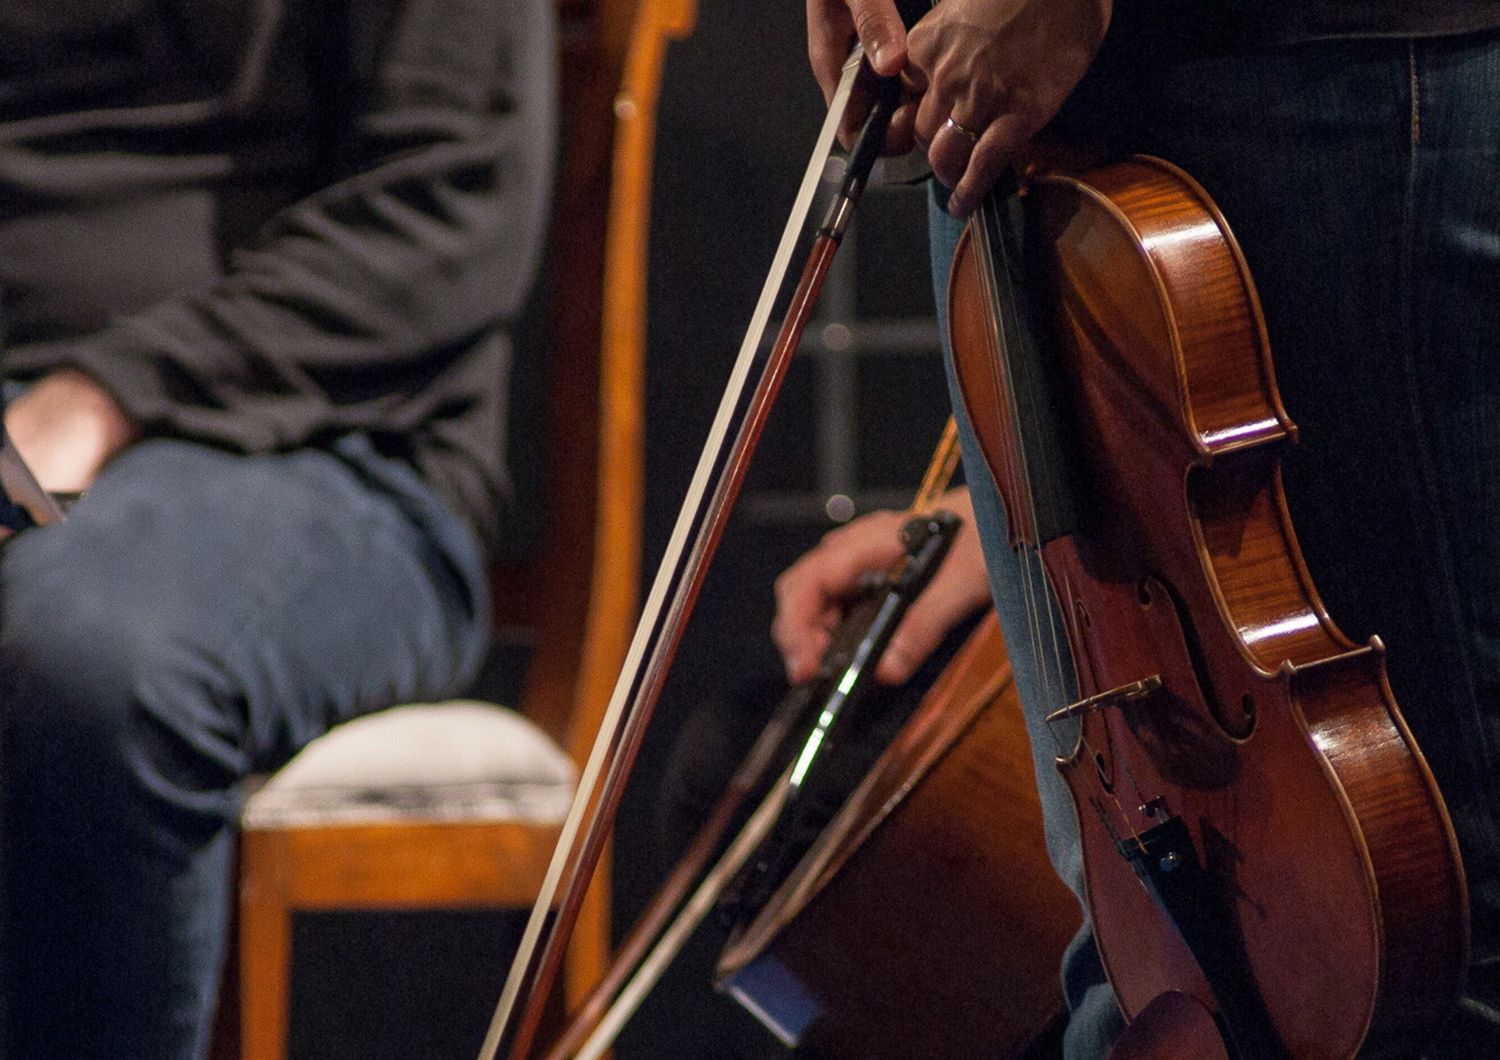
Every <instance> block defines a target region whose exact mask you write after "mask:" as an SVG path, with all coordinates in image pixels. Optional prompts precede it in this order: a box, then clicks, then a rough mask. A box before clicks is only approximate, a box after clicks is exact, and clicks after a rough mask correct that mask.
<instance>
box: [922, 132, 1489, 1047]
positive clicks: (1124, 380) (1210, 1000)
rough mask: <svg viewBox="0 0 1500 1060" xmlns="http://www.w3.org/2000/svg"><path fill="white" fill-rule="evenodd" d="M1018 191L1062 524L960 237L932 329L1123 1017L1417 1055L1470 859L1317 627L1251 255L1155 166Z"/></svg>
mask: <svg viewBox="0 0 1500 1060" xmlns="http://www.w3.org/2000/svg"><path fill="white" fill-rule="evenodd" d="M1026 183H1027V186H1026V190H1025V192H1024V195H1023V202H1024V203H1025V208H1024V216H1025V231H1026V242H1027V247H1028V261H1027V265H1028V269H1029V270H1030V271H1029V272H1028V275H1029V276H1031V277H1034V278H1035V279H1037V280H1038V281H1039V282H1038V283H1037V285H1036V289H1035V293H1034V299H1035V304H1034V306H1033V312H1032V314H1031V316H1032V320H1033V321H1034V323H1035V324H1036V330H1037V332H1038V334H1040V335H1042V336H1043V340H1042V346H1043V347H1044V350H1043V352H1044V355H1045V357H1046V358H1049V359H1051V360H1052V362H1053V363H1054V364H1055V365H1056V370H1057V372H1058V380H1057V387H1058V389H1059V390H1060V391H1061V392H1062V393H1063V394H1064V395H1065V397H1066V401H1065V405H1066V409H1065V413H1066V417H1065V418H1066V423H1065V433H1067V434H1068V436H1069V437H1070V439H1071V440H1072V441H1073V442H1074V443H1076V451H1077V452H1078V453H1079V454H1081V456H1080V461H1079V463H1078V464H1076V465H1070V466H1069V468H1068V469H1067V472H1066V474H1068V475H1069V476H1070V477H1071V478H1072V479H1073V480H1075V481H1076V482H1081V483H1083V494H1084V496H1085V497H1086V502H1085V504H1084V505H1083V507H1082V509H1081V510H1082V515H1081V516H1080V518H1079V519H1078V521H1077V524H1076V525H1074V526H1070V527H1069V528H1068V531H1067V532H1065V533H1061V534H1058V535H1055V536H1049V535H1048V534H1046V533H1045V528H1044V527H1043V526H1042V524H1041V522H1040V521H1038V520H1037V519H1036V517H1035V516H1034V515H1033V514H1031V513H1032V512H1033V511H1034V506H1033V497H1034V496H1035V495H1036V493H1037V486H1036V480H1035V477H1034V476H1033V475H1032V474H1030V473H1028V472H1027V471H1025V470H1023V469H1024V468H1026V467H1028V466H1030V465H1028V464H1027V463H1026V459H1025V458H1024V456H1021V455H1018V453H1017V449H1018V447H1019V445H1020V443H1018V441H1017V435H1018V432H1017V431H1016V430H1015V424H1016V423H1017V422H1018V421H1019V418H1020V413H1018V412H1017V411H1016V408H1017V406H1016V405H1015V404H1013V399H1014V398H1015V397H1016V395H1015V394H1013V393H1012V392H1011V390H1012V387H1011V384H1010V382H1009V380H1010V379H1012V378H1014V377H1013V376H1012V375H1011V374H1010V373H1009V372H1008V371H1006V370H1004V368H1003V362H1002V361H1001V358H1002V356H1003V355H1004V354H1005V350H1004V347H1005V345H1006V340H1005V337H1004V333H1003V330H1002V326H1001V325H1000V324H999V323H997V318H996V293H995V292H996V281H995V268H996V266H995V263H994V262H993V261H992V260H988V259H989V255H988V253H987V252H984V253H982V252H981V251H982V250H983V249H984V248H982V247H980V246H976V243H977V242H981V241H979V240H976V239H975V238H974V237H973V227H972V226H971V229H970V231H969V232H968V233H966V234H965V237H964V239H963V240H962V241H961V243H960V246H959V250H958V254H957V257H956V259H955V263H954V271H953V275H952V280H951V285H950V293H949V297H950V306H949V318H950V328H951V338H952V345H953V349H954V357H955V361H956V367H957V372H958V376H959V384H960V390H961V391H962V393H963V399H964V403H965V405H966V407H967V410H968V412H969V416H970V420H971V422H972V423H973V424H974V426H975V430H976V433H977V434H978V436H979V441H980V447H981V449H982V450H983V453H984V456H985V460H986V463H987V464H988V465H989V468H990V471H991V474H993V476H994V478H995V481H996V485H997V486H998V487H999V490H1000V492H1001V495H1002V497H1003V498H1004V500H1005V502H1006V509H1007V517H1008V519H1009V531H1010V535H1011V538H1012V544H1013V545H1015V546H1016V547H1022V548H1031V549H1034V550H1036V551H1037V552H1038V553H1039V555H1040V558H1041V562H1042V566H1043V567H1044V568H1045V570H1046V573H1047V592H1048V593H1049V596H1050V598H1049V600H1048V601H1047V602H1048V603H1050V605H1051V606H1052V607H1053V608H1054V609H1055V611H1056V613H1057V615H1058V616H1059V618H1060V621H1061V625H1062V627H1063V628H1064V630H1065V632H1066V637H1067V642H1068V647H1069V649H1070V655H1071V668H1072V674H1071V677H1072V678H1073V680H1075V681H1076V685H1077V695H1076V700H1075V702H1074V704H1072V705H1071V706H1070V705H1069V704H1066V703H1054V704H1048V705H1047V709H1048V710H1049V711H1055V712H1056V716H1057V717H1058V718H1059V724H1058V728H1059V729H1062V728H1063V727H1064V726H1066V731H1067V741H1066V746H1065V747H1064V749H1063V751H1062V753H1061V754H1060V756H1059V760H1058V768H1059V769H1060V770H1061V772H1062V774H1063V776H1064V779H1065V780H1066V782H1067V784H1068V786H1069V788H1070V789H1071V791H1072V793H1073V796H1074V805H1075V809H1076V814H1077V823H1078V829H1079V833H1080V838H1081V841H1082V847H1083V867H1084V883H1085V888H1086V893H1087V899H1088V905H1089V908H1090V910H1091V914H1092V917H1093V923H1094V932H1095V939H1096V943H1097V945H1098V947H1099V951H1100V955H1101V958H1102V960H1103V964H1104V967H1105V970H1106V972H1107V974H1108V976H1109V979H1110V982H1111V984H1112V986H1113V988H1114V990H1115V994H1116V996H1117V998H1118V999H1119V1002H1120V1005H1121V1007H1122V1009H1123V1011H1124V1013H1125V1015H1126V1017H1127V1019H1135V1018H1136V1017H1137V1016H1138V1015H1140V1014H1141V1013H1142V1012H1143V1011H1145V1010H1146V1009H1147V1008H1148V1007H1149V1006H1151V1004H1152V1002H1153V1001H1155V1000H1156V999H1157V998H1159V997H1160V996H1162V995H1164V994H1168V993H1176V994H1183V995H1187V996H1188V997H1189V998H1191V999H1195V1000H1196V1001H1197V1002H1198V1003H1199V1005H1200V1006H1201V1008H1202V1009H1203V1010H1204V1011H1206V1012H1208V1013H1212V1014H1213V1015H1214V1017H1215V1019H1216V1022H1217V1023H1218V1024H1219V1026H1220V1028H1221V1029H1222V1031H1223V1032H1224V1037H1225V1042H1226V1045H1227V1046H1228V1050H1229V1053H1230V1055H1232V1056H1236V1057H1238V1058H1244V1057H1250V1056H1254V1057H1260V1056H1268V1055H1286V1056H1292V1057H1298V1058H1301V1057H1351V1056H1355V1055H1372V1056H1409V1055H1415V1054H1416V1053H1418V1052H1419V1051H1420V1049H1421V1048H1422V1046H1423V1044H1424V1043H1425V1042H1426V1041H1428V1040H1429V1039H1430V1037H1431V1035H1432V1034H1433V1032H1434V1031H1435V1029H1436V1027H1437V1026H1438V1024H1439V1023H1440V1022H1441V1020H1442V1019H1443V1018H1444V1016H1445V1015H1446V1013H1447V1011H1448V1010H1449V1008H1450V1007H1451V1005H1452V1004H1453V1001H1454V999H1455V997H1456V996H1457V992H1458V989H1459V985H1460V983H1461V980H1462V976H1463V968H1464V964H1465V960H1466V955H1467V937H1468V936H1467V929H1468V923H1467V908H1468V907H1467V897H1466V893H1465V884H1464V877H1463V869H1462V864H1461V861H1460V859H1459V854H1458V849H1457V844H1456V841H1455V839H1454V835H1453V830H1452V826H1451V823H1450V822H1449V820H1448V816H1447V812H1446V809H1445V808H1444V806H1443V803H1442V799H1441V796H1440V794H1439V792H1438V790H1437V787H1436V784H1435V782H1434V781H1433V778H1432V775H1431V772H1430V771H1429V769H1428V767H1427V764H1426V762H1425V761H1424V759H1423V758H1422V755H1421V753H1420V751H1419V750H1418V748H1417V746H1416V744H1415V742H1414V741H1413V739H1412V736H1411V734H1410V732H1409V731H1408V729H1407V727H1406V725H1405V723H1404V721H1403V720H1402V718H1401V714H1400V711H1399V709H1398V708H1397V706H1396V703H1395V701H1394V699H1393V698H1392V695H1391V692H1390V689H1389V686H1388V685H1387V683H1386V679H1385V670H1384V662H1383V652H1382V648H1381V646H1380V644H1379V642H1378V640H1376V641H1372V642H1371V643H1370V644H1364V645H1359V644H1355V643H1352V642H1351V641H1350V640H1349V639H1348V638H1346V637H1345V636H1344V635H1343V634H1342V633H1341V632H1340V631H1339V629H1338V628H1337V626H1335V624H1334V623H1333V621H1332V619H1330V617H1329V615H1328V614H1327V612H1326V610H1325V609H1324V607H1323V604H1322V603H1321V601H1320V600H1319V597H1318V595H1317V592H1316V590H1315V589H1314V587H1313V582H1312V579H1311V577H1310V575H1309V573H1308V571H1307V569H1306V567H1305V566H1304V564H1303V561H1302V558H1301V555H1300V552H1299V550H1298V547H1297V543H1296V539H1295V537H1294V535H1293V532H1292V526H1291V520H1290V518H1289V516H1288V512H1287V507H1286V502H1285V498H1284V496H1283V492H1282V487H1281V480H1280V461H1279V454H1280V452H1281V450H1282V447H1283V446H1284V445H1286V444H1287V443H1289V442H1290V441H1292V440H1293V439H1294V437H1295V427H1294V426H1293V424H1292V422H1291V420H1290V418H1289V417H1288V415H1287V413H1286V411H1285V410H1284V409H1283V408H1282V405H1281V401H1280V398H1279V397H1278V395H1277V391H1276V383H1275V377H1274V373H1273V370H1272V365H1271V360H1270V355H1269V348H1268V344H1267V340H1266V334H1265V326H1264V323H1263V321H1262V319H1261V315H1260V310H1259V305H1258V302H1257V299H1256V295H1255V291H1254V287H1253V284H1252V282H1251V280H1250V276H1249V273H1248V271H1247V268H1246V266H1245V263H1244V260H1243V257H1242V256H1241V254H1240V252H1239V249H1238V247H1237V245H1236V244H1235V242H1234V239H1233V236H1232V235H1231V234H1230V232H1229V229H1228V226H1227V225H1226V223H1225V221H1224V219H1223V218H1222V217H1221V216H1220V215H1219V213H1218V211H1217V209H1216V208H1215V207H1214V205H1213V204H1212V202H1211V201H1210V200H1209V199H1208V197H1207V195H1206V194H1205V193H1204V192H1203V191H1202V189H1201V188H1199V187H1198V186H1197V185H1196V184H1195V183H1194V182H1193V181H1192V180H1191V179H1190V178H1189V177H1187V176H1186V175H1185V174H1183V173H1182V172H1181V171H1180V170H1177V169H1176V168H1175V167H1172V166H1170V165H1168V164H1166V163H1163V162H1160V161H1158V160H1155V159H1150V158H1134V159H1131V160H1128V161H1125V162H1121V163H1117V164H1114V165H1110V166H1107V167H1103V168H1099V169H1094V170H1089V171H1087V172H1082V173H1076V172H1068V171H1055V172H1042V173H1041V174H1040V175H1034V176H1033V177H1032V178H1031V179H1029V180H1028V181H1027V182H1026ZM987 270H988V271H987ZM1032 459H1033V461H1034V457H1033V458H1032ZM971 474H972V471H971ZM1358 517H1359V515H1358V513H1350V518H1351V519H1355V518H1358ZM1372 576H1378V572H1372ZM1059 708H1061V709H1059Z"/></svg>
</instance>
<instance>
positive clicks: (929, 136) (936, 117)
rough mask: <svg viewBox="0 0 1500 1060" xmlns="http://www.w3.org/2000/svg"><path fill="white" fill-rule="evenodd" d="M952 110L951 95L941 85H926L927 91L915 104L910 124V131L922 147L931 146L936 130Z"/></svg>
mask: <svg viewBox="0 0 1500 1060" xmlns="http://www.w3.org/2000/svg"><path fill="white" fill-rule="evenodd" d="M952 112H953V96H952V95H951V94H950V93H949V92H948V91H947V90H946V89H944V88H943V87H942V86H941V85H930V86H928V89H927V92H926V93H925V94H924V95H923V96H922V101H921V102H920V103H919V104H918V105H917V114H916V118H915V120H914V122H913V125H912V132H913V134H914V135H915V136H916V138H917V143H919V144H921V145H922V146H923V147H931V146H932V141H933V140H934V139H935V138H936V137H937V134H938V130H939V129H941V128H942V127H943V122H944V121H946V120H947V118H948V115H949V114H951V113H952Z"/></svg>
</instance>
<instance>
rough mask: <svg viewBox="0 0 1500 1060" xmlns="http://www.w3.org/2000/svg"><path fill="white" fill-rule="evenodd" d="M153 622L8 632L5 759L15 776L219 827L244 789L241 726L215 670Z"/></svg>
mask: <svg viewBox="0 0 1500 1060" xmlns="http://www.w3.org/2000/svg"><path fill="white" fill-rule="evenodd" d="M192 655H193V653H192V652H191V651H190V650H188V649H186V648H183V647H177V646H173V645H172V644H170V643H169V642H168V640H167V639H166V638H165V637H163V636H162V635H160V634H158V633H156V632H154V631H153V630H152V629H151V626H150V624H149V622H146V621H143V620H142V616H126V615H114V614H108V613H105V612H103V611H101V610H98V609H93V608H78V609H74V610H71V611H69V610H68V609H63V608H57V609H47V610H46V611H33V613H32V614H30V615H28V621H26V622H15V621H8V620H7V621H5V622H4V623H3V628H0V688H3V689H4V691H3V692H0V709H3V711H4V738H3V739H0V752H3V755H4V759H5V761H4V762H3V763H0V768H6V770H7V775H8V776H10V777H11V778H12V779H13V780H15V781H17V782H19V783H21V784H23V785H24V783H25V781H24V780H23V779H21V778H24V777H35V778H36V781H37V783H38V784H39V785H45V786H46V787H47V788H48V789H49V791H50V792H51V794H53V795H54V796H55V795H57V794H60V793H62V792H65V791H69V790H71V791H73V792H76V793H78V794H80V795H84V798H83V799H82V801H83V802H87V801H88V800H87V797H86V793H88V792H95V793H97V794H98V795H99V796H100V797H101V798H104V799H108V798H111V797H128V796H132V795H133V796H144V799H141V798H131V799H130V801H131V803H132V804H134V805H142V804H144V805H146V806H148V807H151V808H152V810H153V811H154V812H156V813H169V814H177V815H181V814H184V813H185V814H187V815H188V816H189V817H193V816H205V817H206V818H207V819H208V820H206V821H205V823H207V824H210V825H211V826H216V825H217V824H218V823H220V822H219V821H218V820H216V818H219V817H222V816H223V814H225V813H226V812H228V811H227V809H226V803H225V800H226V798H228V797H229V794H230V792H231V789H232V788H233V785H234V784H235V782H236V781H237V779H238V776H239V772H240V770H239V769H238V762H237V754H236V746H235V744H236V741H235V740H234V739H233V734H232V729H233V726H232V724H231V723H232V718H227V719H226V718H224V717H223V714H224V713H225V709H224V698H225V697H224V696H223V695H222V694H221V693H220V692H218V691H217V690H216V689H215V688H214V687H213V683H212V674H211V670H210V669H209V668H208V666H207V664H205V663H199V664H194V663H193V661H192Z"/></svg>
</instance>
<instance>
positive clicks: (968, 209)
mask: <svg viewBox="0 0 1500 1060" xmlns="http://www.w3.org/2000/svg"><path fill="white" fill-rule="evenodd" d="M1035 132H1036V129H1035V128H1034V127H1033V125H1032V123H1031V122H1029V121H1027V120H1026V119H1025V118H1023V117H1022V116H1020V115H1018V114H1003V115H1001V116H1000V118H998V119H997V120H995V121H993V122H991V123H990V126H989V128H988V129H986V130H985V131H984V135H983V136H981V137H980V138H979V142H978V143H977V144H975V145H974V149H973V150H972V151H970V152H969V157H968V159H967V164H966V165H965V167H964V170H963V175H962V176H961V177H959V178H958V179H957V180H956V181H955V183H954V184H953V194H952V195H950V196H948V212H949V213H950V214H952V215H953V216H954V217H967V216H969V214H971V213H973V211H974V207H975V206H977V205H978V204H979V200H980V199H982V198H983V197H984V196H985V195H987V194H989V191H990V189H991V188H993V187H994V186H995V182H996V181H998V180H999V179H1000V176H1001V174H1003V173H1004V172H1005V167H1006V166H1007V165H1008V164H1009V163H1010V159H1011V156H1012V155H1013V154H1015V152H1016V149H1017V148H1019V147H1020V146H1021V145H1022V144H1024V143H1025V142H1026V141H1027V140H1029V139H1031V137H1032V135H1033V134H1034V133H1035ZM934 172H936V167H934Z"/></svg>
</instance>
